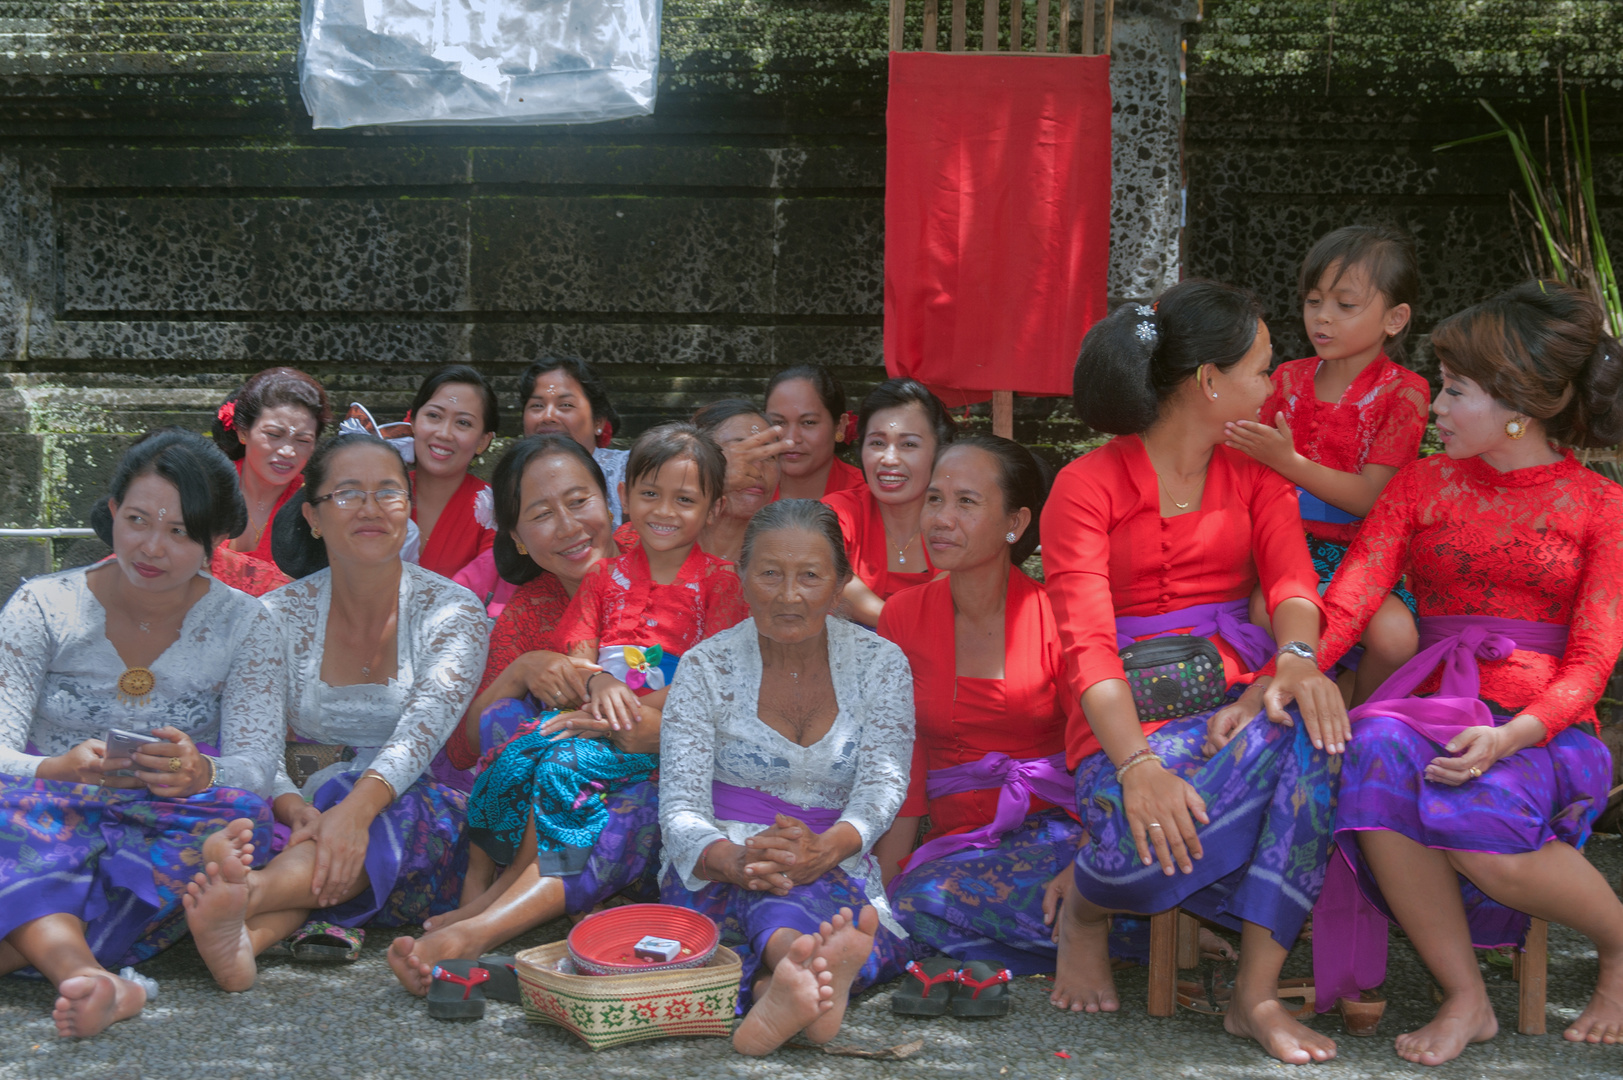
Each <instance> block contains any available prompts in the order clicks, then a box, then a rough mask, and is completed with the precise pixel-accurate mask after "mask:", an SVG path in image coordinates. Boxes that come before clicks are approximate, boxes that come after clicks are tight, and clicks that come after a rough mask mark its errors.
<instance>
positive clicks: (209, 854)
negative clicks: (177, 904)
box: [180, 818, 259, 993]
mask: <svg viewBox="0 0 1623 1080" xmlns="http://www.w3.org/2000/svg"><path fill="white" fill-rule="evenodd" d="M252 835H253V822H251V821H249V820H248V819H247V818H238V819H237V820H236V821H233V822H231V823H230V824H229V825H227V826H226V827H225V828H223V829H221V830H220V831H219V832H217V833H215V834H214V835H213V836H210V837H209V838H208V839H207V840H205V841H203V858H204V860H205V861H206V863H207V865H206V866H205V868H204V872H203V873H201V874H198V875H197V876H196V877H194V878H193V879H192V881H191V883H190V884H189V885H187V886H186V895H185V896H182V897H181V898H180V901H181V903H182V904H183V905H184V906H185V908H186V925H187V926H188V927H189V928H190V929H191V932H192V941H193V942H195V943H196V945H197V953H198V955H199V956H201V957H202V958H203V962H204V963H205V964H207V965H208V969H209V974H211V975H213V976H214V981H215V982H216V983H218V984H219V986H220V989H222V990H226V991H230V992H232V993H237V992H240V991H243V990H247V989H249V988H251V987H252V986H253V985H254V980H255V978H257V977H258V974H259V971H258V968H257V966H256V965H255V964H254V945H253V942H252V941H251V940H250V939H249V937H248V927H247V925H246V923H245V922H244V920H245V918H246V917H247V914H248V864H249V863H251V862H252V861H253V849H254V846H253V844H251V843H249V842H248V838H249V837H251V836H252Z"/></svg>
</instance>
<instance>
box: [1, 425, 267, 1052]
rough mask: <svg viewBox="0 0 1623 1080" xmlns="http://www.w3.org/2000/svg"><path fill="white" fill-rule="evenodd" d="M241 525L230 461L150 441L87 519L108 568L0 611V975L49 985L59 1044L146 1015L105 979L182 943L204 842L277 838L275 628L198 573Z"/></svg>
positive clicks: (17, 596)
mask: <svg viewBox="0 0 1623 1080" xmlns="http://www.w3.org/2000/svg"><path fill="white" fill-rule="evenodd" d="M247 520H248V515H247V510H246V508H245V507H244V506H243V502H242V495H241V493H239V492H238V490H237V477H236V474H235V472H233V471H232V468H231V463H230V462H229V461H227V460H226V458H225V455H224V454H222V453H220V451H219V450H218V449H216V448H215V447H213V446H211V445H209V444H208V443H207V442H205V441H204V440H203V439H201V438H199V437H198V436H196V435H194V434H192V433H190V432H183V431H176V430H169V431H160V432H156V433H154V434H151V435H149V436H147V437H146V438H145V439H142V440H141V441H140V442H138V443H136V444H135V445H134V446H133V447H131V448H130V450H129V451H128V452H127V453H125V455H124V458H123V460H122V461H120V462H119V466H118V471H117V473H116V474H115V475H114V478H113V482H112V486H111V488H110V490H109V493H108V497H107V499H106V501H105V502H103V503H101V504H98V505H97V507H96V508H95V510H94V511H92V513H91V524H92V526H94V528H95V530H96V533H97V535H99V536H100V537H101V538H102V540H103V541H104V542H106V543H107V544H108V545H109V546H110V547H111V548H112V549H113V558H112V559H110V560H108V561H106V562H103V563H99V564H97V565H96V566H93V567H88V568H87V567H79V568H77V569H74V570H64V571H63V572H61V573H59V574H49V575H45V576H42V577H36V578H34V579H32V580H31V581H27V582H24V583H23V585H22V586H21V587H20V588H18V590H17V591H16V592H15V593H14V594H12V597H11V600H10V601H9V602H8V603H7V604H6V606H5V611H4V612H3V613H0V896H4V897H5V902H4V904H0V936H3V937H4V943H3V944H0V974H5V973H10V972H14V971H18V970H21V969H23V968H28V967H32V968H33V969H34V970H35V971H37V972H39V973H40V974H41V975H43V976H45V977H46V978H47V979H50V980H51V982H53V983H55V984H56V987H57V993H58V995H59V996H58V998H57V1001H56V1011H55V1014H54V1019H55V1021H56V1029H57V1032H58V1034H61V1035H68V1036H73V1035H78V1036H86V1035H94V1034H96V1033H97V1032H99V1031H101V1030H102V1029H104V1028H106V1027H107V1026H108V1025H109V1024H111V1023H113V1022H114V1021H116V1020H125V1019H128V1018H129V1017H131V1016H134V1015H135V1014H136V1013H138V1012H139V1011H140V1010H141V1007H142V1005H143V1004H144V1003H145V1002H146V996H147V995H146V991H145V990H144V989H142V987H141V985H139V984H138V983H137V982H135V981H132V980H130V979H128V978H122V977H119V976H115V975H113V974H111V972H110V971H109V970H108V969H109V968H117V967H119V966H120V965H125V964H139V963H141V962H142V961H144V960H147V959H149V958H150V957H152V956H153V955H155V954H156V953H158V952H159V951H161V950H163V949H166V948H168V947H169V946H170V945H172V944H174V943H175V942H176V941H178V940H179V939H180V938H181V937H183V936H185V933H186V924H185V921H184V917H183V913H182V911H181V898H182V897H183V896H184V895H185V894H186V887H187V883H188V882H189V881H190V880H191V877H192V872H193V871H194V870H195V869H196V867H197V866H198V865H200V861H199V849H200V848H201V847H203V846H204V841H203V838H204V837H205V836H207V835H208V834H210V833H212V832H214V831H216V830H218V829H221V828H223V827H224V826H225V825H226V823H227V822H229V821H233V820H236V821H238V822H239V823H240V824H241V826H242V827H243V829H244V831H245V833H246V834H247V836H249V837H252V838H254V839H256V840H257V841H258V843H260V844H261V845H268V844H269V841H270V831H271V818H270V805H269V803H267V802H266V798H267V797H268V796H269V795H270V793H271V789H272V784H273V782H274V780H275V777H276V762H277V758H278V755H279V754H280V752H281V745H282V724H283V694H284V687H285V682H284V679H283V672H282V643H281V637H280V635H279V634H278V633H277V628H276V621H275V619H273V618H272V617H271V614H270V613H269V612H267V611H266V610H265V608H264V605H262V604H261V603H260V602H259V601H258V600H255V599H254V598H253V597H251V596H247V595H245V594H244V593H240V592H238V591H236V590H235V589H232V588H230V587H228V586H226V585H223V584H221V583H220V582H219V581H217V580H212V579H210V578H209V577H207V576H205V574H204V573H203V572H204V571H205V570H206V569H207V568H208V565H209V554H210V549H211V548H215V547H217V546H218V545H220V544H223V543H224V542H225V541H226V539H228V538H229V537H231V536H234V535H237V534H239V533H241V532H242V530H243V528H244V526H245V525H246V523H247ZM118 730H123V731H128V732H130V733H131V734H134V735H137V736H141V739H140V740H139V741H140V742H141V745H140V746H139V747H138V748H136V749H135V750H134V752H133V753H130V754H128V755H127V756H126V755H125V754H120V753H112V754H110V753H109V750H108V746H107V744H106V743H105V742H104V739H105V737H106V736H107V735H108V733H109V731H118ZM126 974H128V972H127V971H126Z"/></svg>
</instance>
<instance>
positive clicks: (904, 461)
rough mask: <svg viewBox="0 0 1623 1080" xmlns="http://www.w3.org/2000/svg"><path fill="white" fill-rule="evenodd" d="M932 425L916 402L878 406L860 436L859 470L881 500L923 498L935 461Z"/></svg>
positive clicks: (893, 501) (903, 501) (898, 501)
mask: <svg viewBox="0 0 1623 1080" xmlns="http://www.w3.org/2000/svg"><path fill="white" fill-rule="evenodd" d="M935 447H936V437H935V428H934V427H932V426H931V424H930V417H929V414H928V413H926V412H925V411H924V406H922V405H919V404H917V403H915V402H911V401H910V402H908V403H907V404H906V405H898V406H896V407H895V408H893V409H880V410H879V411H878V412H876V413H874V414H873V415H872V416H870V417H869V418H868V429H867V431H866V432H864V434H863V436H862V472H863V475H864V476H866V477H867V479H868V490H869V491H871V492H873V497H874V498H875V499H877V500H879V501H880V502H882V503H891V504H893V505H903V504H906V503H910V502H915V501H917V500H919V499H922V498H924V489H925V488H927V487H929V486H930V467H931V465H933V464H934V462H935Z"/></svg>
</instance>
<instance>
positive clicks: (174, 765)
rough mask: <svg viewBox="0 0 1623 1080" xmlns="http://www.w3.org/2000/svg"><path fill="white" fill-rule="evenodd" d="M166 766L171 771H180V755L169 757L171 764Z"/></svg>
mask: <svg viewBox="0 0 1623 1080" xmlns="http://www.w3.org/2000/svg"><path fill="white" fill-rule="evenodd" d="M165 767H166V768H167V769H168V770H169V771H170V772H179V771H180V759H179V758H178V757H172V758H170V759H169V764H168V765H167V766H165Z"/></svg>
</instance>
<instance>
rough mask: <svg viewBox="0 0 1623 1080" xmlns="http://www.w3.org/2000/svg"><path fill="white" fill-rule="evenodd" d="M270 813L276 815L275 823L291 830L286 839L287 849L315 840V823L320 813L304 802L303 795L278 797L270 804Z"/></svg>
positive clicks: (291, 794)
mask: <svg viewBox="0 0 1623 1080" xmlns="http://www.w3.org/2000/svg"><path fill="white" fill-rule="evenodd" d="M271 812H272V813H273V814H275V815H276V820H277V821H279V822H281V823H282V824H283V825H286V826H287V827H288V828H289V829H290V830H291V833H290V834H289V835H288V838H287V847H292V846H293V845H295V844H302V843H304V842H305V841H306V840H314V839H315V837H316V823H317V822H318V821H320V820H321V811H320V810H317V809H316V808H315V806H314V805H313V804H311V803H307V802H305V801H304V796H303V795H300V794H297V793H296V792H295V793H290V794H287V795H278V796H277V797H276V801H275V802H273V803H272V804H271Z"/></svg>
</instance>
